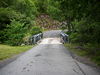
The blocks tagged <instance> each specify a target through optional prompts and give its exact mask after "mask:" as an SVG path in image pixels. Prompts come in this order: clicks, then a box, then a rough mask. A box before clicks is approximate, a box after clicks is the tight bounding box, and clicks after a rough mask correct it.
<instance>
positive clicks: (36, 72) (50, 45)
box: [0, 30, 100, 75]
mask: <svg viewBox="0 0 100 75" xmlns="http://www.w3.org/2000/svg"><path fill="white" fill-rule="evenodd" d="M59 33H60V31H59V30H55V31H48V32H45V33H44V37H45V38H44V39H43V40H41V42H40V43H39V44H38V45H37V46H35V47H33V48H32V49H31V50H29V51H27V52H25V53H24V54H23V55H21V56H20V57H18V58H17V59H16V60H14V61H13V62H11V63H9V64H8V65H6V66H4V67H3V68H1V69H0V75H100V73H99V72H98V71H97V70H96V69H95V68H93V67H90V66H88V65H85V64H82V63H80V62H78V61H76V60H75V59H73V58H72V56H71V54H70V52H69V51H68V50H67V49H66V48H65V47H64V46H63V44H62V43H61V42H60V38H59Z"/></svg>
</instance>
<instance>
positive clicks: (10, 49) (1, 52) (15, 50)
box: [0, 44, 33, 61]
mask: <svg viewBox="0 0 100 75" xmlns="http://www.w3.org/2000/svg"><path fill="white" fill-rule="evenodd" d="M32 47H33V46H32V45H30V46H9V45H2V44H0V61H1V60H4V59H7V58H10V57H12V56H15V55H17V54H20V53H22V52H25V51H27V50H29V49H31V48H32Z"/></svg>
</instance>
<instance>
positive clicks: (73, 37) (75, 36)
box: [69, 33, 79, 43]
mask: <svg viewBox="0 0 100 75" xmlns="http://www.w3.org/2000/svg"><path fill="white" fill-rule="evenodd" d="M78 37H79V35H78V33H72V34H70V36H69V39H70V42H72V43H75V42H78V41H79V38H78Z"/></svg>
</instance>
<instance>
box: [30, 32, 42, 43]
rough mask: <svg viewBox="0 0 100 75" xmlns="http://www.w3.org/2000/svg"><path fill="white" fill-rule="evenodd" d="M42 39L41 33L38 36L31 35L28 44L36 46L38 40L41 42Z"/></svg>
mask: <svg viewBox="0 0 100 75" xmlns="http://www.w3.org/2000/svg"><path fill="white" fill-rule="evenodd" d="M42 38H43V33H39V34H36V35H33V36H32V37H31V38H30V39H29V41H30V44H36V43H37V42H38V41H39V40H41V39H42Z"/></svg>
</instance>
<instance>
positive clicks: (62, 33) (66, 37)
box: [60, 31, 69, 43]
mask: <svg viewBox="0 0 100 75" xmlns="http://www.w3.org/2000/svg"><path fill="white" fill-rule="evenodd" d="M60 37H61V41H62V43H67V42H69V36H68V35H67V34H66V33H64V32H63V31H62V32H61V33H60Z"/></svg>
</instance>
